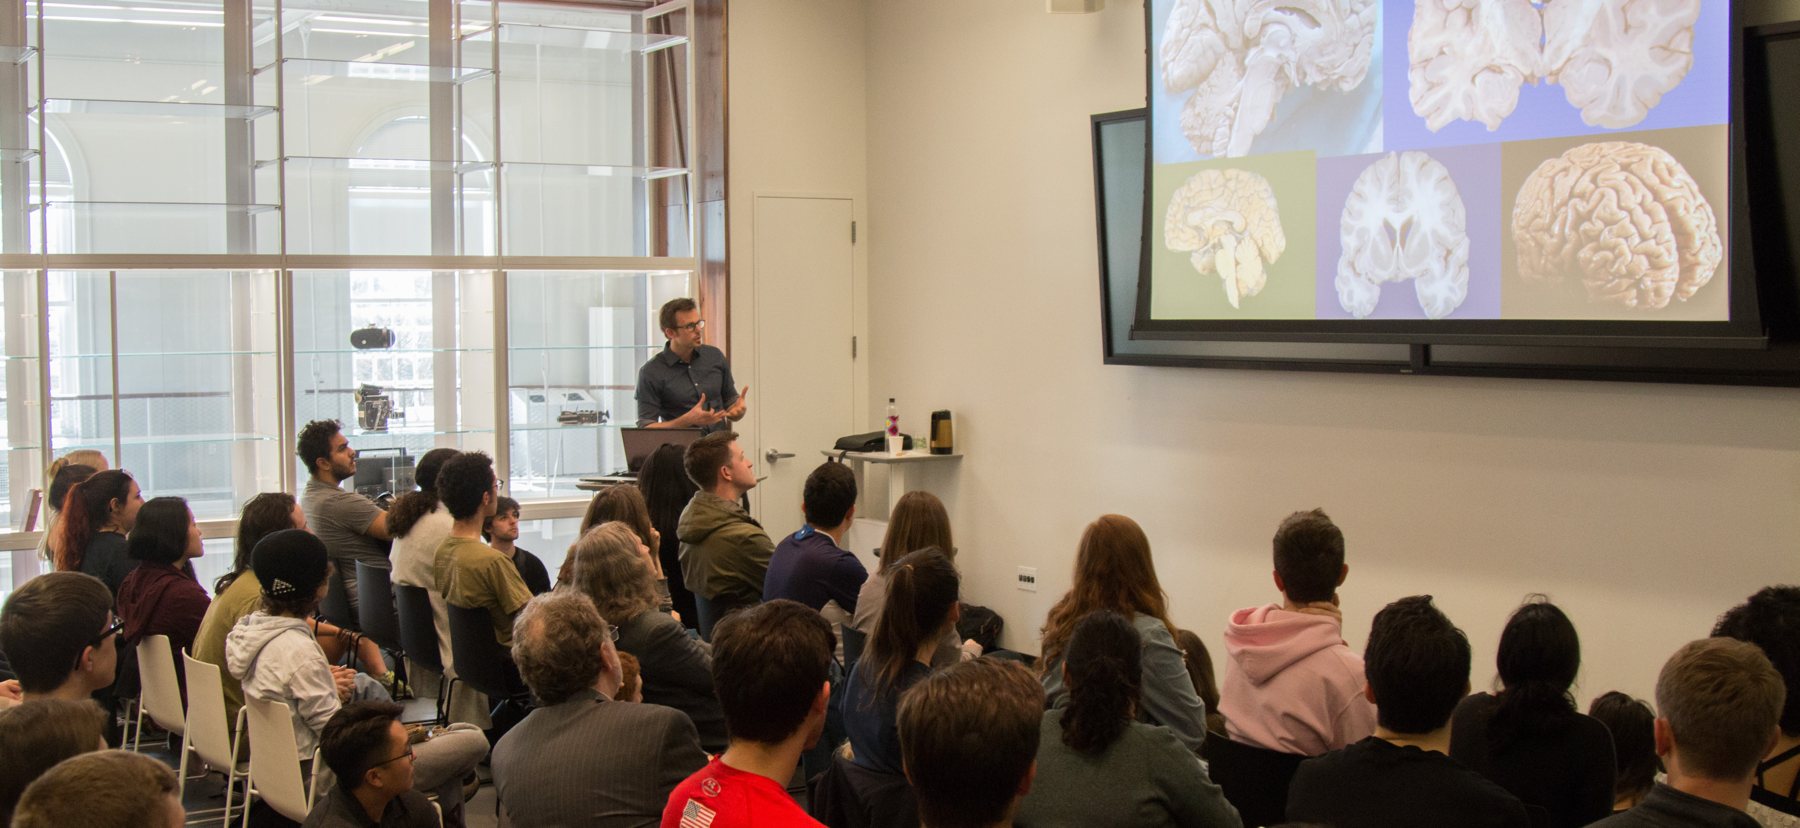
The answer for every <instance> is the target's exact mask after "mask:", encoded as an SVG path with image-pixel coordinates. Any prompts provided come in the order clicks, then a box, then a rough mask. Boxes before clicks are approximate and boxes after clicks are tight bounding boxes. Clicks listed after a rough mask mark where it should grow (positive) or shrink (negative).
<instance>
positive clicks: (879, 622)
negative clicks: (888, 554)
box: [859, 547, 961, 693]
mask: <svg viewBox="0 0 1800 828" xmlns="http://www.w3.org/2000/svg"><path fill="white" fill-rule="evenodd" d="M887 576H888V592H887V600H886V602H885V603H883V604H882V608H881V615H880V616H879V617H878V618H877V619H876V621H875V633H874V634H873V635H871V636H870V637H869V643H868V647H867V649H866V651H865V652H864V654H863V661H864V662H865V663H867V664H868V665H869V667H868V668H867V669H869V670H871V671H872V672H871V673H870V674H869V677H870V678H872V680H873V681H874V682H875V686H876V687H877V688H880V690H881V692H882V693H886V692H887V691H888V690H890V689H892V688H893V687H894V686H895V685H897V684H898V683H899V681H900V676H901V674H903V673H905V672H906V665H907V664H908V663H909V662H911V661H913V660H915V659H916V658H917V656H918V651H919V647H920V646H922V645H923V644H924V643H925V642H926V641H928V640H931V639H932V638H933V637H934V636H936V635H937V633H938V630H939V629H941V628H942V627H943V625H944V620H945V619H946V618H949V617H950V610H951V608H952V607H954V606H955V605H956V597H957V593H958V591H959V590H960V589H961V579H960V578H959V577H958V576H957V574H956V567H955V566H953V565H952V564H951V563H950V558H949V556H948V555H945V554H944V553H943V552H941V551H939V550H938V549H937V547H928V548H925V549H921V550H919V551H917V552H914V553H912V554H910V555H907V556H905V557H903V558H901V559H900V560H898V561H895V562H894V564H893V566H890V567H888V570H887ZM859 669H861V668H859Z"/></svg>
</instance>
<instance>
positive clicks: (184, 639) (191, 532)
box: [119, 497, 212, 698]
mask: <svg viewBox="0 0 1800 828" xmlns="http://www.w3.org/2000/svg"><path fill="white" fill-rule="evenodd" d="M127 551H128V552H129V553H130V554H131V558H132V560H135V561H138V566H137V568H136V569H133V570H131V574H130V575H126V576H125V583H123V584H121V585H120V586H119V619H120V620H122V621H124V622H125V629H124V632H123V634H124V636H125V646H127V647H135V646H137V645H138V643H139V642H141V641H143V640H144V639H145V638H146V637H148V636H152V635H166V636H168V637H169V652H170V653H171V654H172V655H173V656H174V657H175V675H176V677H177V678H178V679H179V678H180V677H181V676H183V675H185V674H186V672H187V670H186V667H185V666H184V665H183V664H182V660H181V653H182V651H183V650H187V651H190V652H191V651H192V650H193V649H194V637H195V636H196V635H197V634H198V633H199V632H200V622H201V621H202V620H203V619H204V618H205V617H206V610H207V606H208V605H209V604H210V603H211V602H212V599H210V598H208V597H206V590H205V589H204V588H202V587H201V586H200V582H199V581H196V580H194V573H193V570H192V568H191V567H190V566H189V565H188V562H189V561H191V560H193V559H194V558H198V557H200V556H201V555H202V554H204V552H205V549H204V548H203V547H202V546H201V544H200V524H198V523H195V522H194V513H193V512H191V511H189V510H188V505H187V501H186V500H183V499H181V498H179V497H159V498H156V499H154V500H151V501H150V502H148V503H145V504H144V508H142V509H140V510H138V519H137V528H135V529H133V530H131V540H130V546H129V547H128V550H127ZM180 687H181V689H182V696H183V697H184V698H185V697H186V695H187V683H186V682H185V681H183V682H181V684H180Z"/></svg>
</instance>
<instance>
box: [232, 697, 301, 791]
mask: <svg viewBox="0 0 1800 828" xmlns="http://www.w3.org/2000/svg"><path fill="white" fill-rule="evenodd" d="M244 710H245V711H247V712H248V716H249V720H248V722H247V723H246V727H247V728H248V729H249V731H250V784H251V785H252V786H254V787H255V788H256V793H257V795H258V796H260V797H262V799H263V801H264V802H267V803H269V807H271V808H274V809H275V811H276V812H277V813H279V814H281V815H282V816H284V817H287V818H288V819H291V820H293V821H295V822H305V821H306V812H307V811H310V810H312V796H311V795H310V794H309V793H308V792H307V790H306V780H305V779H304V778H302V777H301V775H300V747H299V745H298V744H297V743H296V742H295V741H294V712H293V709H292V708H290V707H288V706H287V703H286V702H278V701H267V700H264V699H258V698H252V697H245V698H244ZM315 764H317V762H316V761H315Z"/></svg>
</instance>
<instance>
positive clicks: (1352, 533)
mask: <svg viewBox="0 0 1800 828" xmlns="http://www.w3.org/2000/svg"><path fill="white" fill-rule="evenodd" d="M733 22H734V24H735V23H736V18H735V17H734V19H733ZM1143 27H1144V18H1143V5H1142V3H1141V2H1129V0H1112V2H1110V3H1108V4H1107V8H1106V10H1105V11H1104V12H1103V13H1100V14H1093V15H1070V16H1064V15H1050V14H1046V13H1045V12H1044V3H1043V2H1042V0H984V2H979V3H970V2H966V0H906V2H872V3H869V4H868V20H867V44H868V45H867V62H868V69H867V71H868V92H867V94H868V146H869V152H868V170H869V198H870V201H869V204H870V208H869V218H870V222H869V231H870V232H869V241H870V244H869V247H870V257H869V270H870V284H871V300H870V304H871V308H872V312H871V318H870V334H871V339H872V342H873V348H872V365H871V377H870V386H869V401H870V405H871V409H870V410H871V416H870V422H871V423H873V421H874V419H875V418H876V417H878V416H879V412H880V408H879V407H876V406H875V405H874V404H875V402H876V401H877V400H883V401H884V398H886V397H888V396H897V397H898V398H899V399H900V401H901V405H902V417H903V420H905V421H908V422H909V424H917V425H920V426H922V423H923V420H924V418H925V416H926V414H927V412H929V411H930V410H931V409H935V408H950V409H953V410H954V411H955V413H956V417H957V420H956V425H957V437H958V442H959V447H960V448H961V449H962V450H963V451H965V452H966V453H967V457H966V458H965V459H963V460H962V461H961V463H960V470H958V471H957V472H956V473H955V474H953V475H946V476H945V479H943V480H941V481H939V484H940V485H941V486H943V487H944V491H946V492H948V493H949V494H950V498H949V503H950V508H951V513H952V515H953V518H954V520H955V528H956V534H957V543H958V546H959V547H960V548H961V555H960V557H959V563H960V565H961V567H962V569H963V571H964V573H965V577H966V579H967V581H966V586H965V592H966V593H967V594H968V596H969V597H970V599H971V600H974V601H976V602H979V603H983V604H988V605H991V606H993V607H994V608H995V609H997V610H998V611H999V612H1000V613H1001V614H1002V615H1004V616H1005V617H1006V619H1007V622H1008V628H1007V638H1006V643H1007V644H1008V645H1009V646H1011V647H1014V648H1017V649H1022V650H1033V651H1035V649H1036V643H1035V639H1036V630H1037V627H1038V626H1039V625H1040V624H1041V623H1042V621H1043V617H1044V613H1045V611H1046V610H1047V609H1048V608H1049V606H1050V604H1051V603H1052V602H1053V601H1054V599H1055V598H1056V597H1057V596H1058V595H1060V594H1061V593H1062V592H1063V591H1064V590H1065V589H1066V588H1067V586H1068V581H1069V570H1070V567H1071V565H1072V563H1073V557H1074V547H1075V542H1076V539H1077V537H1078V536H1079V534H1080V532H1081V529H1082V527H1083V526H1084V525H1085V524H1086V523H1087V522H1088V521H1090V520H1092V519H1093V518H1094V517H1096V516H1098V515H1100V514H1101V513H1104V512H1121V513H1124V514H1128V515H1131V516H1133V517H1135V518H1137V519H1138V520H1139V522H1141V523H1142V524H1143V525H1144V527H1145V529H1146V530H1147V531H1148V532H1149V534H1150V537H1151V539H1152V542H1153V544H1154V546H1155V550H1156V556H1157V566H1158V569H1159V571H1160V572H1161V575H1162V579H1163V584H1164V586H1165V587H1166V588H1167V590H1168V592H1169V594H1170V596H1171V598H1172V601H1173V611H1174V615H1175V617H1176V620H1177V621H1178V622H1180V623H1182V624H1184V625H1187V626H1192V627H1193V628H1195V629H1196V631H1198V632H1199V633H1200V634H1201V635H1202V637H1203V638H1204V639H1205V640H1206V641H1207V642H1208V643H1209V644H1210V645H1212V646H1213V647H1214V660H1215V662H1220V663H1222V661H1221V659H1222V655H1221V653H1220V652H1219V650H1218V646H1219V645H1218V641H1219V630H1220V628H1221V626H1222V623H1223V620H1224V618H1225V616H1226V614H1227V613H1228V612H1229V611H1230V610H1231V609H1233V608H1236V607H1240V606H1245V605H1249V604H1252V603H1256V602H1261V601H1266V600H1270V599H1273V598H1274V597H1275V592H1274V588H1273V586H1272V585H1271V583H1270V578H1269V569H1270V563H1269V537H1270V535H1271V534H1272V533H1273V531H1274V528H1275V525H1276V523H1277V522H1278V521H1279V520H1280V519H1281V518H1282V517H1283V516H1284V515H1286V514H1287V513H1288V512H1290V511H1293V510H1295V509H1303V508H1311V507H1314V506H1323V507H1325V508H1326V509H1327V510H1328V511H1330V512H1331V513H1332V515H1333V516H1334V517H1335V518H1336V519H1337V520H1338V522H1339V523H1340V524H1341V525H1342V526H1343V528H1344V530H1345V533H1346V535H1347V537H1348V541H1349V563H1350V566H1351V573H1350V580H1349V583H1348V584H1346V586H1345V589H1344V591H1343V598H1344V602H1345V609H1346V613H1347V621H1346V635H1347V637H1348V638H1349V640H1350V642H1351V644H1352V646H1354V647H1357V648H1358V649H1360V648H1361V646H1362V644H1363V641H1364V639H1365V638H1366V635H1367V632H1368V626H1369V619H1370V617H1371V616H1372V615H1373V614H1374V612H1375V611H1376V610H1377V609H1379V608H1380V607H1381V606H1382V605H1383V604H1385V603H1386V602H1388V601H1391V600H1393V599H1395V598H1397V597H1400V596H1402V595H1408V594H1413V593H1420V592H1429V593H1431V594H1433V595H1435V596H1437V597H1438V600H1439V604H1440V606H1442V607H1443V608H1444V609H1445V611H1446V612H1447V613H1449V615H1450V617H1451V618H1452V619H1454V620H1455V621H1456V622H1458V623H1459V624H1460V625H1461V626H1463V628H1464V629H1465V630H1467V631H1468V633H1469V636H1470V638H1471V640H1472V642H1473V644H1474V647H1475V652H1476V667H1475V675H1474V677H1473V681H1474V682H1475V683H1476V685H1478V686H1480V685H1483V684H1484V683H1486V682H1488V681H1490V680H1491V678H1492V676H1493V667H1492V663H1493V651H1494V646H1495V643H1496V641H1497V640H1498V635H1499V630H1500V627H1501V625H1502V624H1503V623H1504V620H1505V616H1506V615H1507V613H1508V612H1509V611H1510V610H1511V609H1512V608H1513V607H1514V606H1515V605H1516V604H1517V602H1518V601H1519V599H1520V598H1521V597H1522V596H1523V595H1525V594H1526V593H1528V592H1533V591H1543V592H1547V593H1549V594H1550V595H1551V596H1552V598H1554V599H1555V600H1556V601H1557V602H1559V603H1560V604H1561V605H1563V607H1564V608H1565V609H1567V610H1568V611H1569V613H1570V614H1571V616H1573V617H1574V619H1575V621H1576V623H1577V624H1578V625H1579V627H1580V629H1581V631H1582V635H1583V638H1584V640H1585V642H1586V645H1587V646H1586V651H1587V652H1586V655H1587V658H1586V666H1587V669H1586V671H1585V673H1584V678H1583V686H1582V687H1581V688H1580V691H1581V698H1582V701H1583V703H1584V704H1585V702H1586V699H1587V698H1589V697H1591V696H1592V695H1595V694H1598V693H1599V692H1602V691H1604V690H1607V689H1612V688H1620V689H1625V690H1627V691H1630V692H1632V693H1634V694H1637V695H1640V696H1648V695H1649V694H1650V691H1651V688H1652V686H1653V684H1654V681H1655V673H1656V670H1657V669H1658V667H1659V666H1660V665H1661V663H1662V660H1663V659H1664V657H1665V656H1666V655H1667V654H1668V653H1669V652H1671V651H1672V650H1673V649H1674V648H1675V647H1676V646H1677V645H1678V644H1680V643H1681V642H1683V641H1686V640H1688V639H1691V638H1695V637H1699V636H1702V635H1704V634H1705V633H1706V632H1707V631H1708V630H1709V628H1710V626H1711V623H1712V619H1713V617H1714V616H1715V615H1716V614H1717V613H1718V612H1720V611H1721V610H1723V609H1725V608H1726V607H1728V606H1730V605H1731V604H1734V603H1736V602H1738V601H1740V600H1742V598H1743V597H1744V596H1746V595H1748V594H1749V593H1750V592H1752V591H1753V590H1754V589H1756V588H1757V587H1759V586H1761V585H1763V584H1767V583H1772V582H1778V581H1788V582H1793V581H1800V567H1797V566H1796V563H1797V562H1800V557H1796V555H1795V552H1794V549H1795V543H1794V539H1795V537H1796V536H1797V534H1800V533H1797V532H1796V529H1800V525H1797V524H1800V518H1797V517H1796V516H1797V515H1800V509H1796V500H1797V495H1800V429H1796V428H1795V427H1794V424H1795V423H1796V422H1800V393H1797V392H1792V391H1773V390H1755V389H1737V388H1698V387H1678V386H1652V385H1626V384H1598V383H1577V382H1550V381H1481V380H1460V379H1437V378H1433V379H1426V378H1409V377H1354V376H1332V375H1321V374H1304V373H1275V372H1232V371H1218V370H1198V369H1152V368H1133V367H1108V366H1104V365H1102V364H1101V362H1100V332H1099V317H1100V314H1099V305H1098V280H1097V274H1096V267H1097V265H1096V252H1095V247H1094V245H1095V232H1094V215H1093V201H1094V193H1093V178H1092V163H1091V160H1090V147H1089V143H1088V115H1089V114H1091V113H1096V112H1104V111H1110V110H1117V109H1126V108H1131V107H1135V106H1141V105H1142V104H1143V98H1144V66H1143V59H1144V33H1143V32H1144V28H1143ZM733 35H734V36H733V55H732V60H733V65H732V78H733V95H734V101H735V99H736V95H737V91H738V86H737V84H738V82H739V79H740V77H741V75H740V74H739V69H740V64H739V63H738V58H739V52H738V51H737V48H738V45H739V41H738V39H737V37H736V35H737V32H736V31H734V32H733ZM843 35H844V36H845V37H846V38H850V37H854V36H855V35H854V32H844V33H843ZM738 126H739V122H738V121H736V120H734V122H733V130H734V135H735V132H736V129H737V128H738ZM742 163H744V162H743V161H742V160H741V159H740V158H737V157H734V158H733V169H734V172H736V171H738V170H741V169H742V166H740V165H741V164H742ZM738 192H741V190H738V189H737V185H736V182H735V181H734V193H738ZM735 252H736V251H735V250H734V253H735ZM734 259H736V261H738V262H742V261H743V259H741V258H737V257H735V256H734ZM765 404H769V405H772V403H769V402H768V401H765ZM1019 565H1034V566H1037V567H1040V568H1041V572H1040V578H1039V582H1040V591H1039V592H1037V593H1036V594H1030V593H1025V592H1020V591H1018V590H1016V589H1015V588H1014V587H1013V585H1012V581H1013V575H1014V568H1015V567H1016V566H1019Z"/></svg>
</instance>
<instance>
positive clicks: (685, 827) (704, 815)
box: [681, 799, 718, 828]
mask: <svg viewBox="0 0 1800 828" xmlns="http://www.w3.org/2000/svg"><path fill="white" fill-rule="evenodd" d="M716 816H718V813H717V812H716V811H714V810H713V809H711V808H708V807H706V806H705V805H702V804H700V802H699V800H694V799H690V800H688V804H687V807H686V808H682V809H681V828H707V826H709V825H711V824H712V821H713V817H716Z"/></svg>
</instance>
